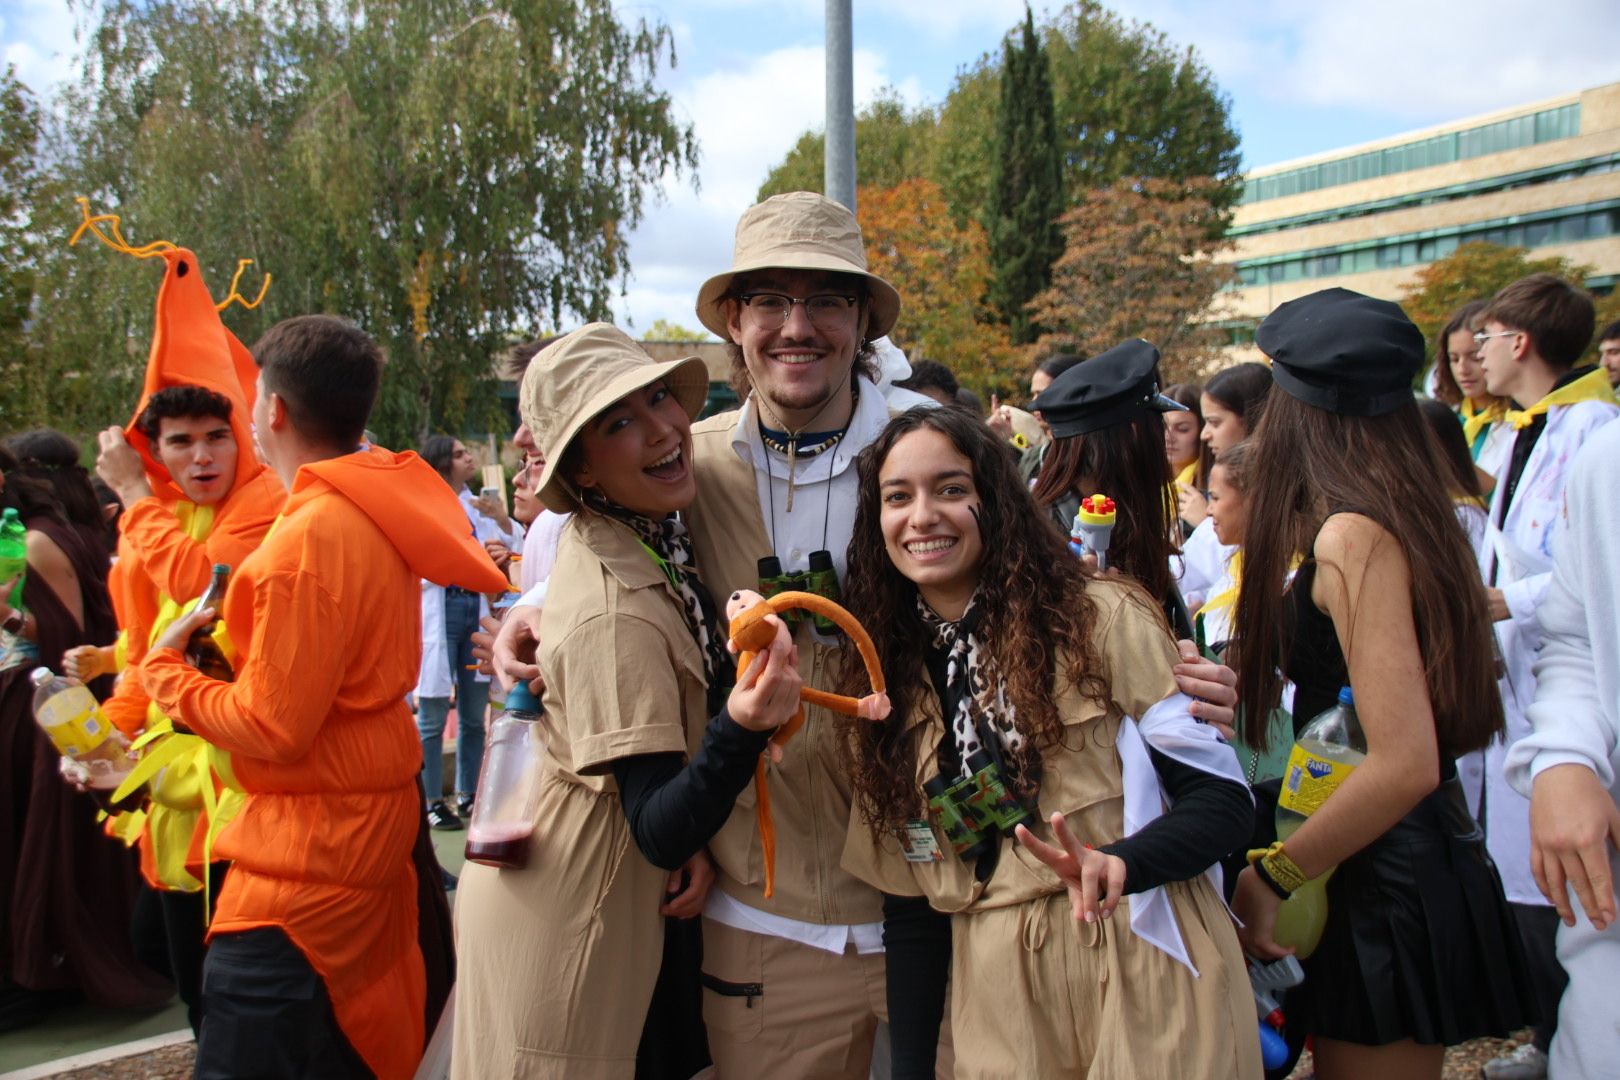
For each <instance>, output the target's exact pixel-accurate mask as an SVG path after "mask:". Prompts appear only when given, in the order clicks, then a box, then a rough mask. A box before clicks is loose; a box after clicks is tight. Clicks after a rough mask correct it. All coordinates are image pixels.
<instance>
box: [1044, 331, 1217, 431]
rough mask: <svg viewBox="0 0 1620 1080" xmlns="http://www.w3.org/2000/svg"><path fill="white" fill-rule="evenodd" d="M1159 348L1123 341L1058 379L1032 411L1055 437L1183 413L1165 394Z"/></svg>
mask: <svg viewBox="0 0 1620 1080" xmlns="http://www.w3.org/2000/svg"><path fill="white" fill-rule="evenodd" d="M1158 368H1159V350H1158V349H1156V348H1154V347H1153V346H1152V345H1151V344H1149V343H1148V342H1146V341H1143V340H1142V339H1141V338H1132V339H1131V340H1130V341H1124V342H1121V343H1120V344H1118V345H1115V346H1114V347H1113V348H1112V349H1109V350H1108V351H1107V352H1105V353H1102V354H1101V355H1098V356H1093V357H1092V358H1091V359H1090V360H1087V361H1085V362H1083V363H1079V364H1076V365H1074V367H1072V368H1070V369H1069V370H1068V371H1065V372H1064V373H1063V374H1061V375H1059V376H1058V377H1057V378H1055V379H1053V380H1052V385H1050V386H1048V387H1047V388H1046V389H1045V390H1044V391H1042V392H1041V395H1040V397H1038V398H1036V399H1035V401H1034V402H1033V403H1032V404H1031V405H1030V408H1032V409H1034V410H1035V411H1036V412H1039V413H1040V414H1041V419H1043V420H1045V421H1046V426H1047V427H1049V428H1051V429H1052V435H1053V436H1054V437H1055V438H1060V439H1062V438H1067V437H1069V436H1071V435H1084V434H1086V433H1087V432H1091V431H1101V430H1102V429H1103V428H1110V427H1114V426H1115V425H1118V424H1127V423H1130V422H1131V421H1132V420H1134V419H1136V418H1137V417H1138V416H1142V415H1144V414H1146V413H1149V412H1182V411H1185V410H1186V408H1187V407H1186V406H1185V405H1181V404H1178V403H1177V402H1174V401H1171V400H1170V399H1169V398H1167V397H1165V396H1163V395H1162V394H1160V393H1159V370H1158Z"/></svg>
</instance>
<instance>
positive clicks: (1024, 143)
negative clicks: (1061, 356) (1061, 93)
mask: <svg viewBox="0 0 1620 1080" xmlns="http://www.w3.org/2000/svg"><path fill="white" fill-rule="evenodd" d="M1062 212H1063V173H1062V169H1061V167H1060V162H1059V159H1058V140H1057V119H1056V116H1055V111H1054V108H1053V103H1052V72H1051V68H1050V67H1049V65H1048V64H1047V59H1046V48H1045V46H1044V45H1043V44H1042V43H1041V41H1040V39H1039V38H1037V37H1036V36H1035V15H1034V13H1033V12H1032V11H1030V9H1029V8H1028V7H1027V6H1026V7H1025V8H1024V31H1023V35H1022V40H1021V42H1020V43H1019V45H1018V46H1017V47H1015V46H1014V44H1013V42H1012V41H1011V40H1010V39H1009V40H1008V41H1007V42H1006V43H1005V44H1004V45H1003V53H1002V65H1001V108H1000V110H999V112H998V115H997V117H996V156H995V161H994V163H993V171H992V174H991V183H990V220H989V221H987V222H986V223H985V225H986V228H987V230H988V231H989V233H990V259H991V263H992V266H993V269H994V272H995V280H994V281H993V282H992V283H991V286H990V302H991V303H992V304H993V305H994V306H995V308H996V309H997V310H998V311H999V312H1000V313H1001V316H1002V318H1003V319H1004V320H1005V321H1006V323H1007V325H1008V328H1009V335H1010V337H1011V339H1012V341H1013V343H1014V344H1020V345H1021V344H1027V343H1029V342H1032V341H1034V340H1035V337H1036V329H1035V327H1034V326H1033V325H1032V323H1031V322H1030V318H1029V314H1028V313H1027V312H1026V311H1025V310H1024V305H1025V304H1027V303H1028V302H1029V301H1030V300H1031V299H1032V298H1033V297H1034V296H1035V295H1036V294H1037V293H1039V292H1041V291H1042V290H1043V289H1045V288H1046V287H1047V285H1048V284H1050V282H1051V277H1052V263H1053V262H1054V261H1056V260H1057V257H1058V256H1059V255H1061V254H1063V235H1062V233H1061V232H1060V231H1059V229H1058V225H1057V218H1058V215H1059V214H1061V213H1062Z"/></svg>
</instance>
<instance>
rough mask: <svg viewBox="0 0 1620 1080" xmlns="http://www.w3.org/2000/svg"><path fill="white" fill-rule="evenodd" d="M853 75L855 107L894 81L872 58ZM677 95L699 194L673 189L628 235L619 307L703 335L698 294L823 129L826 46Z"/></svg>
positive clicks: (906, 96)
mask: <svg viewBox="0 0 1620 1080" xmlns="http://www.w3.org/2000/svg"><path fill="white" fill-rule="evenodd" d="M854 69H855V70H854V82H855V101H856V104H857V107H859V105H860V104H861V103H864V102H867V101H870V100H871V99H872V98H873V96H874V95H875V94H876V93H877V92H878V91H879V90H880V89H882V88H884V87H885V86H888V85H890V83H891V81H892V80H891V78H890V76H889V73H888V70H887V62H886V60H885V58H884V57H882V56H881V55H879V54H878V53H875V52H872V51H871V50H867V49H857V50H856V51H855V56H854ZM895 90H896V92H897V93H899V95H900V97H901V99H902V100H904V101H906V102H908V103H910V104H913V105H916V104H920V103H921V102H922V101H923V100H924V94H923V91H922V88H921V85H920V84H919V83H918V81H917V80H916V79H914V78H909V79H902V80H899V81H898V82H897V83H896V85H895ZM671 94H672V96H673V97H674V99H675V102H676V105H677V107H678V109H679V111H680V112H681V113H682V114H683V115H684V117H685V118H686V119H687V120H689V121H690V122H691V123H692V125H693V128H694V129H695V130H696V132H697V136H698V140H699V143H700V146H701V153H702V159H701V161H700V163H699V175H700V176H701V178H702V185H701V189H700V190H699V191H696V192H694V191H693V190H692V188H691V185H690V184H688V183H684V182H681V183H678V184H677V183H674V182H672V183H671V184H670V185H669V186H668V187H667V188H666V191H665V195H666V201H665V202H663V203H662V204H659V205H654V206H652V207H651V208H650V209H649V211H648V213H647V216H646V218H645V219H644V220H643V221H642V223H641V224H640V225H639V226H638V227H637V228H636V230H635V232H634V233H632V234H631V237H630V265H631V267H632V271H633V273H632V278H631V281H630V283H629V285H628V287H627V289H626V293H625V295H624V296H623V297H621V298H620V299H619V302H618V304H616V305H615V306H616V313H617V315H618V317H619V319H620V320H621V321H626V322H633V323H634V325H635V326H636V327H637V328H645V327H647V326H649V325H651V324H652V322H653V320H655V319H669V320H671V321H673V322H677V323H680V324H682V325H685V326H689V327H691V328H693V329H697V326H698V323H697V316H696V315H694V314H693V311H692V304H693V301H694V300H695V299H696V297H697V290H698V286H699V285H701V284H702V283H703V280H704V279H705V278H707V277H709V276H710V275H712V274H717V273H719V272H720V271H722V270H724V269H725V268H726V267H727V266H728V265H730V263H731V246H732V237H733V234H734V231H735V229H736V225H737V219H738V218H739V217H740V216H741V215H742V212H743V211H744V210H746V209H748V207H750V206H752V205H753V204H754V200H755V196H756V195H757V194H758V192H759V185H760V184H761V183H762V182H763V181H764V179H765V174H766V173H767V172H769V171H770V168H771V166H773V165H775V164H777V163H778V162H780V161H781V160H782V159H783V157H785V156H786V155H787V152H788V150H790V149H791V148H792V146H793V144H794V143H795V142H796V141H798V138H799V136H800V134H802V133H803V132H805V131H807V130H811V129H814V130H820V129H821V128H822V127H823V122H824V119H825V110H826V59H825V53H824V50H823V49H822V47H821V46H820V45H813V46H812V45H797V46H788V47H784V48H780V49H776V50H774V51H772V52H769V53H765V54H763V55H761V56H758V57H755V58H752V59H750V60H748V61H747V62H746V63H743V64H740V65H738V66H736V67H733V68H727V69H719V70H710V71H709V72H707V73H705V74H701V75H698V76H696V77H694V78H692V79H691V80H690V82H689V83H687V84H686V85H685V86H677V87H672V88H671Z"/></svg>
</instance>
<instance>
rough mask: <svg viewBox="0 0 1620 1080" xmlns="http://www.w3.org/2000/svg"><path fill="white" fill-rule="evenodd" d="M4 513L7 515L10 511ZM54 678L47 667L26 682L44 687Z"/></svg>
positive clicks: (34, 673) (38, 669)
mask: <svg viewBox="0 0 1620 1080" xmlns="http://www.w3.org/2000/svg"><path fill="white" fill-rule="evenodd" d="M6 512H7V513H8V514H9V513H10V512H11V511H9V510H8V511H6ZM54 678H56V672H54V671H52V670H51V669H50V668H48V667H37V668H35V669H34V670H33V671H30V672H29V673H28V681H29V682H31V683H33V684H34V685H35V686H44V685H45V684H46V683H48V682H50V681H51V680H52V679H54Z"/></svg>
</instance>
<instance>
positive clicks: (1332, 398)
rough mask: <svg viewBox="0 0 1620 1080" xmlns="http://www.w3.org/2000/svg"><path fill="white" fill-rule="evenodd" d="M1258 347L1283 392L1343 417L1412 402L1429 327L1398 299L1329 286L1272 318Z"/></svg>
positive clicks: (1262, 330)
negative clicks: (1415, 319) (1410, 315)
mask: <svg viewBox="0 0 1620 1080" xmlns="http://www.w3.org/2000/svg"><path fill="white" fill-rule="evenodd" d="M1254 341H1255V344H1256V345H1258V346H1259V347H1260V351H1261V352H1263V353H1265V354H1266V355H1267V356H1269V357H1271V374H1272V376H1273V377H1274V378H1275V379H1276V381H1277V385H1278V386H1280V387H1282V389H1283V390H1284V391H1286V392H1287V393H1289V394H1292V395H1293V396H1294V397H1296V398H1298V399H1299V400H1301V401H1303V402H1304V403H1305V404H1307V405H1314V406H1316V407H1317V408H1318V409H1326V410H1327V411H1328V412H1332V413H1338V414H1339V415H1341V416H1382V415H1383V414H1384V413H1388V412H1393V411H1395V410H1396V409H1397V408H1399V407H1400V406H1401V405H1403V404H1405V403H1407V402H1409V401H1411V400H1412V380H1413V378H1415V377H1416V376H1417V373H1418V371H1419V370H1421V369H1422V367H1423V332H1422V331H1421V330H1419V329H1418V328H1417V327H1416V326H1415V325H1413V323H1412V320H1411V319H1408V318H1407V317H1406V312H1404V311H1402V310H1401V308H1400V305H1399V304H1393V303H1391V302H1390V301H1388V300H1375V299H1373V298H1372V297H1370V296H1363V295H1362V294H1360V293H1358V292H1351V291H1350V290H1349V289H1323V290H1322V291H1321V292H1314V293H1311V294H1310V295H1309V296H1302V297H1300V298H1299V299H1298V300H1290V301H1289V302H1288V303H1286V304H1283V305H1282V306H1281V307H1279V308H1278V309H1277V310H1276V311H1273V312H1272V313H1271V314H1270V315H1267V316H1266V318H1265V321H1264V322H1262V323H1261V324H1260V328H1259V329H1258V330H1256V331H1255V335H1254Z"/></svg>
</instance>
